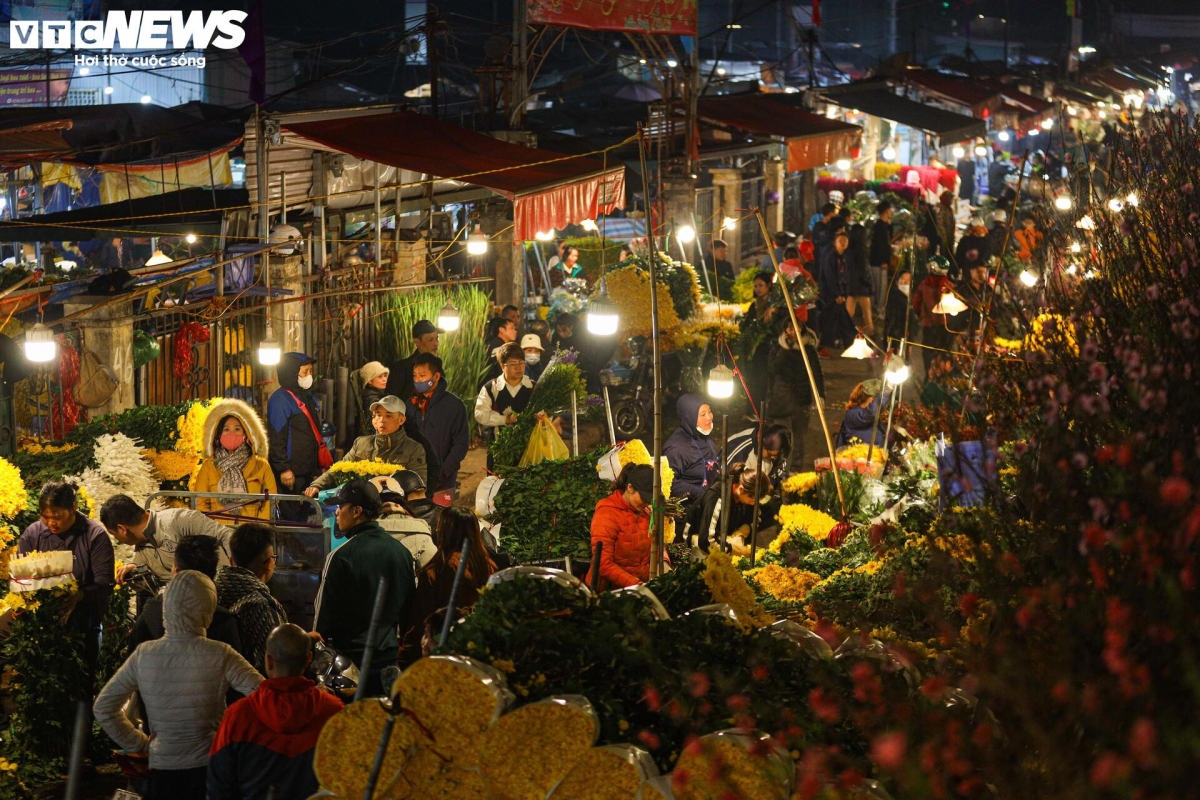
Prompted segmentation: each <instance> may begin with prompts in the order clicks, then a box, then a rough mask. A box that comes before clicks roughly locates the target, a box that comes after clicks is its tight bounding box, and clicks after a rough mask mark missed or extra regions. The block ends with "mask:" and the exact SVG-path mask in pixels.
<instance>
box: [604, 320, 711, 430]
mask: <svg viewBox="0 0 1200 800" xmlns="http://www.w3.org/2000/svg"><path fill="white" fill-rule="evenodd" d="M627 344H628V345H629V352H630V356H629V360H628V361H627V362H625V363H624V364H620V365H619V366H618V367H616V368H609V369H603V370H601V371H600V383H601V385H602V386H604V387H605V389H606V390H607V392H608V402H609V407H610V411H611V414H612V420H613V430H614V431H615V433H616V435H617V439H618V440H628V439H636V438H638V436H640V435H641V434H643V433H646V432H649V430H650V428H651V426H652V425H653V422H652V420H653V419H654V345H653V343H652V342H651V341H650V340H649V339H648V338H647V337H645V336H634V337H632V338H630V339H629V340H628V341H627ZM687 391H689V389H688V387H686V386H685V385H684V369H683V362H682V361H681V359H680V357H679V355H678V354H677V353H664V354H663V356H662V392H663V407H664V408H668V409H669V408H673V407H674V405H675V401H676V400H678V399H679V397H680V396H681V395H683V394H685V393H686V392H687Z"/></svg>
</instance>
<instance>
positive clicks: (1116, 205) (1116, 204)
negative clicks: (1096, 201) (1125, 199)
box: [1108, 197, 1125, 211]
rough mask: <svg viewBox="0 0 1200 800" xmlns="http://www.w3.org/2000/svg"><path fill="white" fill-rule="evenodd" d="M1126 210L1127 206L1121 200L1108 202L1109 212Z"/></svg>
mask: <svg viewBox="0 0 1200 800" xmlns="http://www.w3.org/2000/svg"><path fill="white" fill-rule="evenodd" d="M1124 208H1125V204H1124V203H1122V202H1121V201H1120V200H1118V199H1117V198H1115V197H1114V198H1113V199H1111V200H1109V201H1108V210H1109V211H1121V210H1122V209H1124Z"/></svg>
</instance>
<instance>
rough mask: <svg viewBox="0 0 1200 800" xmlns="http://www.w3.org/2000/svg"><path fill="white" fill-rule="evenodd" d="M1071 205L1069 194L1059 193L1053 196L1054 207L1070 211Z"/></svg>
mask: <svg viewBox="0 0 1200 800" xmlns="http://www.w3.org/2000/svg"><path fill="white" fill-rule="evenodd" d="M1071 206H1072V203H1071V196H1070V195H1066V194H1060V195H1059V196H1058V197H1056V198H1054V207H1055V208H1057V209H1058V210H1059V211H1070V210H1071Z"/></svg>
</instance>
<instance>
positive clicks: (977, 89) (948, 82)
mask: <svg viewBox="0 0 1200 800" xmlns="http://www.w3.org/2000/svg"><path fill="white" fill-rule="evenodd" d="M904 80H905V81H906V82H908V83H909V84H911V85H913V86H916V87H917V89H918V90H919V91H921V92H922V93H924V94H926V95H929V96H930V97H933V98H934V99H937V100H941V101H943V102H947V103H952V104H954V105H958V106H962V107H963V108H967V109H970V111H971V114H972V116H976V117H987V116H988V115H989V114H991V113H995V112H996V111H997V110H998V109H999V107H1000V103H1001V100H1000V98H999V94H1000V93H999V92H997V91H996V90H995V89H994V88H993V87H990V86H988V85H987V84H986V82H984V81H979V80H972V79H970V78H962V77H958V76H955V75H947V74H945V73H942V72H935V71H933V70H928V69H913V70H908V71H907V72H905V73H904Z"/></svg>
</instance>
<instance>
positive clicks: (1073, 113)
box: [1067, 106, 1079, 117]
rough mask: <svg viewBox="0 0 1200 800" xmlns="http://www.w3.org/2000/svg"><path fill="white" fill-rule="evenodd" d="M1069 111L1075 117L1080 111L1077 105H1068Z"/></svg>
mask: <svg viewBox="0 0 1200 800" xmlns="http://www.w3.org/2000/svg"><path fill="white" fill-rule="evenodd" d="M1067 113H1068V114H1070V115H1071V116H1072V117H1073V116H1075V115H1076V114H1078V113H1079V109H1078V108H1076V107H1075V106H1067Z"/></svg>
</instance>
